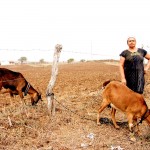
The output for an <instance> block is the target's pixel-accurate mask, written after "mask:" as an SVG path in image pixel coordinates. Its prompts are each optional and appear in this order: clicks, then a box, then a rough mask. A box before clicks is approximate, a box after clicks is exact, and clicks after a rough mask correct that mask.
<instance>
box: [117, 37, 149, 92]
mask: <svg viewBox="0 0 150 150" xmlns="http://www.w3.org/2000/svg"><path fill="white" fill-rule="evenodd" d="M127 45H128V47H129V48H128V49H127V50H124V51H123V52H122V53H121V54H120V66H119V67H120V74H121V81H122V83H123V84H125V85H127V86H128V87H129V88H130V89H131V90H133V91H135V92H137V93H140V94H142V93H143V91H144V84H145V79H144V74H145V73H146V72H147V70H148V68H149V67H150V54H148V53H147V51H146V50H144V49H142V48H136V39H135V38H134V37H129V38H128V39H127ZM144 58H146V59H147V60H148V63H147V65H146V66H144Z"/></svg>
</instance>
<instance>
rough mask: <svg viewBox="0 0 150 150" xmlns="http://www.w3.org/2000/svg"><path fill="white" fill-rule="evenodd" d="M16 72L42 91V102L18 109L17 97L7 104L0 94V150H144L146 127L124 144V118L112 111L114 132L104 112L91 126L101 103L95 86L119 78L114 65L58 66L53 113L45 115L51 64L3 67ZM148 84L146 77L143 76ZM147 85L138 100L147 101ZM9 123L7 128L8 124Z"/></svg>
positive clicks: (149, 143) (148, 138) (149, 140)
mask: <svg viewBox="0 0 150 150" xmlns="http://www.w3.org/2000/svg"><path fill="white" fill-rule="evenodd" d="M5 67H6V68H9V69H11V70H14V71H19V72H21V73H22V74H23V75H24V77H25V78H26V79H27V80H28V81H29V82H30V83H31V84H32V86H33V87H34V88H35V89H37V88H39V90H40V91H41V92H42V98H43V101H40V102H39V103H38V104H37V106H31V102H30V98H29V96H26V97H25V101H26V103H27V105H26V106H25V107H23V106H22V103H21V101H20V99H19V97H18V96H16V97H15V99H14V100H13V101H12V100H11V99H10V96H9V95H8V94H5V95H2V94H1V95H0V149H1V150H52V149H53V150H82V149H86V150H109V149H112V150H113V149H115V150H121V148H122V149H124V150H148V149H149V148H150V127H148V126H147V124H146V122H143V123H142V125H141V126H140V129H141V131H142V135H141V136H136V142H132V141H130V138H129V130H128V126H127V119H126V116H125V115H124V114H123V113H121V112H118V111H117V113H116V119H117V121H118V124H119V125H120V129H119V130H116V129H115V128H114V127H113V125H112V123H111V119H110V109H109V108H107V109H105V110H104V111H103V112H102V114H101V117H102V118H101V119H100V122H101V126H97V124H96V113H97V110H98V108H99V106H100V103H101V100H102V99H101V85H102V83H103V82H104V81H105V80H107V79H119V78H120V77H119V70H118V66H117V65H109V64H106V63H102V62H85V63H76V64H61V65H59V74H58V77H57V81H56V84H55V87H54V90H53V91H54V93H55V96H56V105H57V106H56V107H57V109H56V110H57V111H56V115H55V116H54V117H52V118H50V116H49V115H48V109H47V100H46V96H45V93H46V89H47V85H48V83H49V80H50V76H51V66H28V65H25V66H20V65H18V66H5ZM146 81H147V83H150V73H148V74H147V75H146ZM149 92H150V85H149V84H148V85H146V87H145V93H144V96H145V98H146V102H147V104H148V105H149V103H150V98H149V97H150V93H149ZM10 123H12V126H10Z"/></svg>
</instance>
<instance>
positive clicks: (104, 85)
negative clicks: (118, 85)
mask: <svg viewBox="0 0 150 150" xmlns="http://www.w3.org/2000/svg"><path fill="white" fill-rule="evenodd" d="M111 81H119V80H116V79H109V80H106V81H105V82H104V83H103V84H102V88H105V87H106V85H107V84H109V83H110V82H111ZM119 82H120V81H119Z"/></svg>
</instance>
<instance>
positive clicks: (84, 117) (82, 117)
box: [54, 87, 103, 121]
mask: <svg viewBox="0 0 150 150" xmlns="http://www.w3.org/2000/svg"><path fill="white" fill-rule="evenodd" d="M102 90H103V87H102V88H101V89H100V91H99V93H98V94H97V95H96V96H98V95H99V94H101V91H102ZM54 99H55V100H56V102H57V103H58V104H60V105H61V106H62V107H64V108H65V109H66V110H68V111H70V112H71V113H73V114H75V115H77V116H79V117H80V118H81V119H85V120H91V121H95V120H93V119H90V118H87V117H86V116H82V115H80V114H78V113H76V112H74V111H72V110H70V109H69V108H68V107H66V106H65V105H63V104H62V103H60V102H59V101H58V100H57V99H56V98H54Z"/></svg>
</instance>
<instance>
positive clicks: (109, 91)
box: [97, 81, 150, 132]
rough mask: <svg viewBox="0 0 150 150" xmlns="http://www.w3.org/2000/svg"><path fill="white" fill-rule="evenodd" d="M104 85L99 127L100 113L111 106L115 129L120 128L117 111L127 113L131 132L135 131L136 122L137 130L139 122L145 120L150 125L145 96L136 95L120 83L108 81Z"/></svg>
mask: <svg viewBox="0 0 150 150" xmlns="http://www.w3.org/2000/svg"><path fill="white" fill-rule="evenodd" d="M103 85H104V86H105V87H104V91H103V93H102V97H103V100H102V103H101V106H100V108H99V110H98V114H97V124H98V125H99V124H100V122H99V119H100V113H101V112H102V111H103V110H104V109H105V108H106V107H107V106H109V105H111V107H112V111H111V118H112V122H113V124H114V126H115V128H119V126H118V125H117V123H116V119H115V113H116V109H119V110H121V111H122V112H125V114H126V116H127V119H128V125H129V130H130V131H131V132H132V131H133V127H134V124H133V123H134V121H136V126H137V128H138V124H139V122H142V121H143V120H146V121H147V123H148V124H149V125H150V110H149V109H148V106H147V104H146V102H145V100H144V98H143V95H141V94H138V93H135V92H134V91H132V90H130V89H129V88H128V87H127V86H126V85H124V84H122V83H121V82H119V81H106V82H104V83H103ZM138 132H139V128H138Z"/></svg>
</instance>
